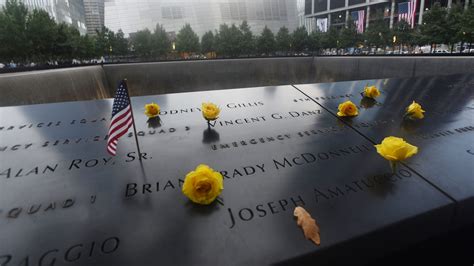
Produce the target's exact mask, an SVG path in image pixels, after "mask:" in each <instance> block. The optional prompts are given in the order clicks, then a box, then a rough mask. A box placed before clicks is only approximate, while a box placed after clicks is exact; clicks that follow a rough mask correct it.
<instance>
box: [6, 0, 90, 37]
mask: <svg viewBox="0 0 474 266" xmlns="http://www.w3.org/2000/svg"><path fill="white" fill-rule="evenodd" d="M18 1H19V2H22V3H23V4H25V6H26V7H27V8H28V9H29V10H34V9H42V10H45V11H46V12H48V13H49V15H50V16H51V17H52V18H53V19H54V20H55V21H56V22H57V23H66V24H69V25H71V26H73V27H75V28H76V29H78V30H79V32H80V33H81V34H86V32H87V28H86V21H85V15H84V3H83V0H18ZM5 3H6V0H0V7H2V6H4V5H5Z"/></svg>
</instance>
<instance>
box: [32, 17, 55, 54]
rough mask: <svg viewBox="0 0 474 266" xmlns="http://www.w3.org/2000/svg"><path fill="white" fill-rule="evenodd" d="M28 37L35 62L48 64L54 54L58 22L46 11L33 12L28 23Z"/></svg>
mask: <svg viewBox="0 0 474 266" xmlns="http://www.w3.org/2000/svg"><path fill="white" fill-rule="evenodd" d="M26 36H27V38H28V41H29V42H30V45H29V46H30V47H31V50H30V51H29V52H30V54H31V55H32V58H31V59H33V60H35V61H37V62H46V61H48V59H50V58H51V57H52V55H53V52H54V41H55V38H56V22H54V20H53V19H52V18H51V17H50V16H49V14H48V12H46V11H44V10H38V9H35V10H33V12H32V13H30V14H29V16H28V19H27V22H26Z"/></svg>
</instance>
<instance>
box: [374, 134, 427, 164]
mask: <svg viewBox="0 0 474 266" xmlns="http://www.w3.org/2000/svg"><path fill="white" fill-rule="evenodd" d="M375 148H376V149H377V152H378V153H379V154H380V155H381V156H382V157H384V158H385V159H387V160H389V161H391V162H398V161H403V160H405V159H407V158H410V157H411V156H413V155H415V154H416V153H417V152H418V147H416V146H413V145H411V144H410V143H408V142H406V141H404V140H403V139H402V138H397V137H391V136H390V137H386V138H384V139H383V141H382V143H381V144H378V145H375Z"/></svg>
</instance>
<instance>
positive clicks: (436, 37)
mask: <svg viewBox="0 0 474 266" xmlns="http://www.w3.org/2000/svg"><path fill="white" fill-rule="evenodd" d="M446 16H447V11H446V9H445V8H442V7H441V5H440V4H439V2H436V3H434V5H433V6H432V7H431V9H430V10H429V11H427V12H426V13H425V14H424V15H423V25H421V26H420V33H421V35H422V36H423V38H422V39H421V42H424V44H435V43H444V42H446V41H447V39H448V37H447V30H446V25H447V20H446Z"/></svg>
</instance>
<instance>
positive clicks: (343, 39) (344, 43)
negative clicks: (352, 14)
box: [338, 19, 360, 48]
mask: <svg viewBox="0 0 474 266" xmlns="http://www.w3.org/2000/svg"><path fill="white" fill-rule="evenodd" d="M359 42H360V36H359V33H357V29H356V25H355V23H354V22H353V21H352V19H349V21H348V22H347V27H346V28H343V29H342V30H341V32H340V33H339V45H338V48H348V47H355V46H357V44H358V43H359Z"/></svg>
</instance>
